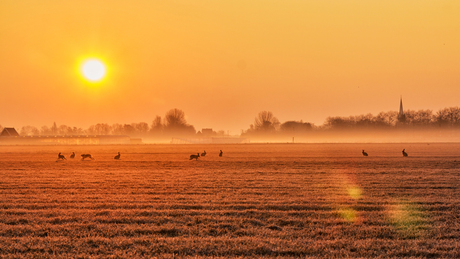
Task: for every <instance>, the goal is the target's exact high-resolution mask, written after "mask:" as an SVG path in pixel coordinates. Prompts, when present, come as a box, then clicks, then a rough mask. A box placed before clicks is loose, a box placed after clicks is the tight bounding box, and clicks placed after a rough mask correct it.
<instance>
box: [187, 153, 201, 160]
mask: <svg viewBox="0 0 460 259" xmlns="http://www.w3.org/2000/svg"><path fill="white" fill-rule="evenodd" d="M199 157H200V153H196V155H190V159H189V160H192V159H196V160H198V158H199Z"/></svg>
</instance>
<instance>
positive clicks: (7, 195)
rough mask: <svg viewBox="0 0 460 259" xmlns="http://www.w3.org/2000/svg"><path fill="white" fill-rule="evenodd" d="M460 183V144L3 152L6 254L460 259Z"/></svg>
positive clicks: (0, 239)
mask: <svg viewBox="0 0 460 259" xmlns="http://www.w3.org/2000/svg"><path fill="white" fill-rule="evenodd" d="M403 148H405V149H406V151H407V152H408V153H409V157H406V158H404V157H402V155H401V150H402V149H403ZM220 149H222V150H223V152H224V154H223V157H218V153H219V150H220ZM362 149H365V150H366V151H367V152H368V153H369V157H363V156H362V155H361V150H362ZM203 150H206V152H207V156H206V157H201V158H199V159H198V161H195V160H193V161H190V160H188V157H189V155H190V154H196V153H197V152H200V153H201V152H203ZM72 151H75V153H76V154H77V157H79V155H80V154H82V153H91V154H92V155H93V156H94V158H95V159H94V160H85V161H81V160H80V159H79V158H75V159H69V154H70V153H71V152H72ZM59 152H62V153H63V154H64V155H66V157H67V160H65V161H56V159H57V154H58V153H59ZM117 152H121V160H119V161H116V160H114V159H113V157H114V156H115V155H116V154H117ZM459 179H460V144H242V145H218V146H216V145H126V146H125V145H124V146H117V145H110V146H0V197H1V199H0V258H69V257H70V258H75V257H77V258H90V257H91V258H107V257H109V258H142V257H145V258H150V257H173V256H175V257H193V258H195V257H198V258H200V257H211V256H213V257H267V258H269V257H299V256H302V257H307V258H310V257H312V258H314V257H328V258H333V257H353V258H356V257H363V258H369V257H383V258H391V257H393V258H400V257H419V258H459V257H460V185H459V183H460V180H459Z"/></svg>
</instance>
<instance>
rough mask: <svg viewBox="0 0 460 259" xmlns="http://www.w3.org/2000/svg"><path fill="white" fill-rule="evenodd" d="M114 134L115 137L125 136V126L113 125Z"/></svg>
mask: <svg viewBox="0 0 460 259" xmlns="http://www.w3.org/2000/svg"><path fill="white" fill-rule="evenodd" d="M112 134H113V135H124V134H125V132H124V128H123V125H121V124H119V123H115V124H113V125H112Z"/></svg>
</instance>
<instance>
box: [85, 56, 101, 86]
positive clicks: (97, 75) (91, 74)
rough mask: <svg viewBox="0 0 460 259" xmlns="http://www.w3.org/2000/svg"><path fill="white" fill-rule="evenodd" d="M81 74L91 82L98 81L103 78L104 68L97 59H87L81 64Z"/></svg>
mask: <svg viewBox="0 0 460 259" xmlns="http://www.w3.org/2000/svg"><path fill="white" fill-rule="evenodd" d="M81 72H82V74H83V76H84V77H85V78H86V79H87V80H88V81H91V82H99V81H101V80H102V79H104V76H105V74H106V68H105V65H104V63H102V61H100V60H98V59H88V60H86V61H84V62H83V64H82V66H81Z"/></svg>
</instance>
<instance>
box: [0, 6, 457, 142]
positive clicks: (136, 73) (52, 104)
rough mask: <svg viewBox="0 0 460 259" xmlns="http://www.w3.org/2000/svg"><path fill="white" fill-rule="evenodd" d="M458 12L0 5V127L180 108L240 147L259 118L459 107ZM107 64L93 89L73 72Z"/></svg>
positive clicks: (316, 119) (132, 116) (136, 118)
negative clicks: (92, 62) (92, 61)
mask: <svg viewBox="0 0 460 259" xmlns="http://www.w3.org/2000/svg"><path fill="white" fill-rule="evenodd" d="M459 14H460V1H458V0H444V1H443V0H436V1H433V0H412V1H404V0H394V1H393V0H379V1H378V0H373V1H371V0H337V1H328V0H321V1H318V0H311V1H309V0H296V1H294V0H285V1H279V0H278V1H275V0H259V1H253V0H244V1H237V0H231V1H215V0H209V1H203V0H194V1H180V0H175V1H172V0H171V1H150V0H149V1H121V0H107V1H102V0H99V1H98V0H91V1H61V0H56V1H45V0H40V1H30V0H21V1H16V0H2V1H1V2H0V88H1V92H0V102H1V110H0V125H2V126H4V127H5V126H8V127H16V128H20V127H22V126H24V125H33V126H37V127H40V126H42V125H48V126H51V125H52V123H53V122H56V123H57V124H58V125H61V124H66V125H68V126H79V127H83V128H87V127H88V126H90V125H92V124H95V123H98V122H104V123H109V124H112V123H132V122H147V123H149V124H151V122H152V120H153V119H154V118H155V116H156V115H160V116H162V117H163V116H164V114H165V113H166V112H167V111H168V110H169V109H171V108H179V109H182V110H183V111H184V112H185V114H186V116H187V121H188V123H190V124H192V125H194V126H195V128H196V129H197V130H201V128H207V127H212V128H213V129H215V130H226V131H227V130H230V133H232V134H239V133H240V131H241V129H247V128H248V127H249V125H250V124H252V123H253V122H254V117H255V116H256V115H257V114H258V113H259V112H260V111H263V110H268V111H271V112H273V114H274V115H275V116H276V117H277V118H278V119H279V120H280V121H281V122H284V121H287V120H303V121H308V122H313V123H315V124H316V125H321V124H322V123H323V122H324V120H325V118H326V117H327V116H349V115H359V114H365V113H373V114H376V113H378V112H380V111H389V110H397V109H398V108H399V97H400V95H402V96H403V101H404V107H405V108H406V109H412V110H418V109H432V110H434V111H437V110H438V109H441V108H444V107H447V106H459V105H460V103H459V101H460V15H459ZM88 57H94V58H99V59H101V60H102V61H103V62H104V63H105V64H106V66H107V76H106V78H105V79H104V80H103V81H102V82H100V83H97V84H95V83H89V82H87V81H86V80H84V78H82V76H81V74H80V72H79V65H80V64H81V61H82V60H83V59H85V58H88Z"/></svg>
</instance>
